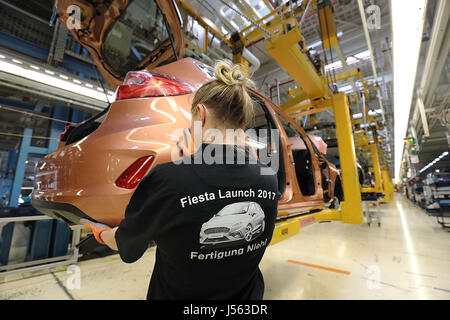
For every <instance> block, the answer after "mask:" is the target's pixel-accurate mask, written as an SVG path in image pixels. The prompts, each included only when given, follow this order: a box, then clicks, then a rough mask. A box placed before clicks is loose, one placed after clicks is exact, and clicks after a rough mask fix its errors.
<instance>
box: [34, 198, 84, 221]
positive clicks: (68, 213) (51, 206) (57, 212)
mask: <svg viewBox="0 0 450 320" xmlns="http://www.w3.org/2000/svg"><path fill="white" fill-rule="evenodd" d="M31 205H32V206H33V207H34V208H35V209H36V210H39V211H40V212H42V213H44V214H46V215H47V216H49V217H51V218H54V219H59V220H62V221H64V222H65V223H67V224H80V219H82V218H85V219H91V220H92V218H90V217H88V216H87V215H86V214H85V213H84V212H83V211H81V210H80V209H78V208H77V207H75V206H73V205H71V204H69V203H62V202H49V201H40V200H33V199H32V200H31Z"/></svg>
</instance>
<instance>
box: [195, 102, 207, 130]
mask: <svg viewBox="0 0 450 320" xmlns="http://www.w3.org/2000/svg"><path fill="white" fill-rule="evenodd" d="M197 112H198V116H199V120H200V121H201V122H202V127H203V126H204V125H205V123H206V113H207V112H206V108H205V106H204V105H203V104H200V103H199V104H198V105H197Z"/></svg>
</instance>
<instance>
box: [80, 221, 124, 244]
mask: <svg viewBox="0 0 450 320" xmlns="http://www.w3.org/2000/svg"><path fill="white" fill-rule="evenodd" d="M80 223H81V224H82V225H85V226H87V227H89V228H91V230H92V233H93V234H94V237H95V239H96V240H97V242H98V243H100V244H106V245H107V246H108V247H110V248H111V249H113V250H117V243H116V239H115V234H116V230H117V228H118V227H115V228H111V227H110V226H108V225H106V224H103V223H98V222H94V221H91V220H89V219H81V220H80Z"/></svg>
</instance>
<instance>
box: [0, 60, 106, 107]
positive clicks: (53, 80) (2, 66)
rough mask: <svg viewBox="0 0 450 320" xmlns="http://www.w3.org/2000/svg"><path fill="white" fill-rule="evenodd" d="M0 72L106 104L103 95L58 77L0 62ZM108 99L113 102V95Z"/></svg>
mask: <svg viewBox="0 0 450 320" xmlns="http://www.w3.org/2000/svg"><path fill="white" fill-rule="evenodd" d="M13 61H14V60H13ZM20 63H21V64H22V62H20ZM0 71H3V72H6V73H10V74H13V75H16V76H20V77H22V78H26V79H29V80H33V81H36V82H40V83H44V84H46V85H49V86H52V87H55V88H58V89H63V90H67V91H70V92H74V93H77V94H80V95H83V96H86V97H90V98H93V99H97V100H100V101H104V102H108V101H107V98H106V96H105V95H104V94H102V93H100V92H98V91H97V90H93V89H89V88H86V87H84V86H80V85H77V84H74V83H72V82H70V81H65V80H62V79H61V78H59V77H53V76H51V75H49V74H45V73H42V72H38V71H33V70H29V69H25V68H23V67H22V66H18V65H15V64H12V63H8V62H5V61H0ZM74 81H75V80H74ZM76 81H78V80H76ZM78 82H79V83H80V84H81V82H80V81H78ZM108 98H109V100H110V101H114V100H115V97H114V95H110V96H108Z"/></svg>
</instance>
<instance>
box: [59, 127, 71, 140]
mask: <svg viewBox="0 0 450 320" xmlns="http://www.w3.org/2000/svg"><path fill="white" fill-rule="evenodd" d="M71 129H72V126H66V129H65V130H64V132H63V133H61V136H60V138H59V141H66V140H67V136H68V134H69V132H70V131H71ZM66 135H67V136H66Z"/></svg>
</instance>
